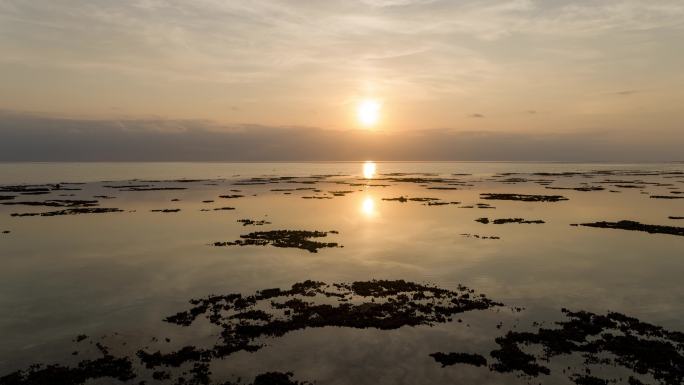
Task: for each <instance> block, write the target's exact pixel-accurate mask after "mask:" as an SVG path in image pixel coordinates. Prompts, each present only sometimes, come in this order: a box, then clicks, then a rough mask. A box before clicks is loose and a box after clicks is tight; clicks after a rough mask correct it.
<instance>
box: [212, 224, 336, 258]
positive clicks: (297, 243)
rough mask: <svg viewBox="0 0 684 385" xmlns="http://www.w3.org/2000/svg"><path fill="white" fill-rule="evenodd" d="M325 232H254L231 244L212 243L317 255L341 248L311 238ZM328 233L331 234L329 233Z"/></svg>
mask: <svg viewBox="0 0 684 385" xmlns="http://www.w3.org/2000/svg"><path fill="white" fill-rule="evenodd" d="M328 233H329V232H326V231H308V230H271V231H255V232H252V233H249V234H246V235H240V238H241V239H238V240H235V241H233V242H214V246H266V245H271V246H274V247H284V248H297V249H304V250H307V251H309V252H311V253H317V252H318V249H322V248H327V247H341V246H339V245H338V244H337V243H336V242H318V241H312V240H311V238H323V237H326V236H327V235H328ZM330 233H332V232H331V231H330Z"/></svg>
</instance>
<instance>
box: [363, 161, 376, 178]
mask: <svg viewBox="0 0 684 385" xmlns="http://www.w3.org/2000/svg"><path fill="white" fill-rule="evenodd" d="M374 176H375V162H371V161H367V162H366V163H364V164H363V177H364V178H366V179H373V177H374Z"/></svg>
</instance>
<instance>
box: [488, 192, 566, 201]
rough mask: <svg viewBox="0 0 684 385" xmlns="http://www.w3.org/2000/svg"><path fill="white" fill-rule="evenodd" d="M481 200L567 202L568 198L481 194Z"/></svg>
mask: <svg viewBox="0 0 684 385" xmlns="http://www.w3.org/2000/svg"><path fill="white" fill-rule="evenodd" d="M480 199H487V200H505V201H523V202H560V201H567V200H568V198H566V197H564V196H562V195H528V194H499V193H483V194H480Z"/></svg>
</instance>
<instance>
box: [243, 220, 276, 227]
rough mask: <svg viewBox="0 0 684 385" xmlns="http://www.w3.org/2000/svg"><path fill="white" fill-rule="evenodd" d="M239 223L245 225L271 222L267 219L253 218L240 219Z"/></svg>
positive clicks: (260, 224) (261, 224)
mask: <svg viewBox="0 0 684 385" xmlns="http://www.w3.org/2000/svg"><path fill="white" fill-rule="evenodd" d="M237 222H238V223H242V225H243V226H263V225H270V224H271V222H268V221H266V220H253V219H238V220H237Z"/></svg>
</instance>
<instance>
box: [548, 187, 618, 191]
mask: <svg viewBox="0 0 684 385" xmlns="http://www.w3.org/2000/svg"><path fill="white" fill-rule="evenodd" d="M544 188H547V189H549V190H575V191H602V190H605V188H603V187H599V186H580V187H554V186H546V187H544Z"/></svg>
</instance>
